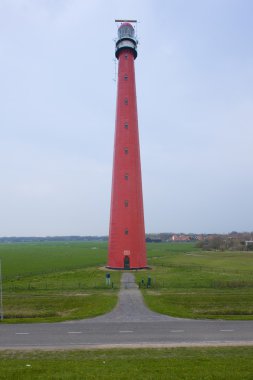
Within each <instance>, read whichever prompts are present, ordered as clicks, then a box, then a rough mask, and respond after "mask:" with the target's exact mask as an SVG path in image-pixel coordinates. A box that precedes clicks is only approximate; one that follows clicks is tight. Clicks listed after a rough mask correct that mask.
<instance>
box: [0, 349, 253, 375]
mask: <svg viewBox="0 0 253 380" xmlns="http://www.w3.org/2000/svg"><path fill="white" fill-rule="evenodd" d="M252 358H253V348H252V347H243V348H242V347H233V348H232V347H226V348H174V349H133V350H129V349H124V350H123V349H118V350H116V349H111V350H100V351H98V350H90V351H55V352H42V351H35V352H14V351H13V352H11V351H5V352H0V367H1V370H0V371H1V373H0V377H1V379H4V380H12V379H20V380H22V379H43V380H47V379H50V380H51V379H61V380H64V379H76V380H77V379H87V380H91V379H111V380H114V379H115V380H123V379H124V380H127V379H147V380H151V379H154V380H157V379H166V380H167V379H168V380H212V379H216V380H238V379H240V380H252V373H253V360H252Z"/></svg>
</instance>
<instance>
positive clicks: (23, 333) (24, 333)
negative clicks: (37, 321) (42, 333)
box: [16, 332, 30, 335]
mask: <svg viewBox="0 0 253 380" xmlns="http://www.w3.org/2000/svg"><path fill="white" fill-rule="evenodd" d="M28 334H30V333H27V332H20V333H16V335H28Z"/></svg>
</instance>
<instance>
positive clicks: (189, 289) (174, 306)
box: [136, 243, 253, 319]
mask: <svg viewBox="0 0 253 380" xmlns="http://www.w3.org/2000/svg"><path fill="white" fill-rule="evenodd" d="M148 257H149V265H150V266H151V267H152V270H150V271H147V272H145V273H144V272H138V273H137V275H136V280H137V282H138V283H140V282H141V280H142V279H144V282H145V284H146V283H147V277H148V276H150V277H151V288H150V289H147V288H146V287H143V295H144V298H145V301H146V303H147V305H148V306H149V307H150V308H151V309H152V310H155V311H157V312H159V313H163V314H168V315H171V316H177V317H178V316H179V317H187V318H222V319H253V252H233V251H227V252H215V251H212V252H211V251H210V252H204V251H201V250H200V249H197V248H195V247H194V245H192V244H157V243H156V244H150V245H149V249H148Z"/></svg>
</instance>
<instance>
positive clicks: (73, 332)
mask: <svg viewBox="0 0 253 380" xmlns="http://www.w3.org/2000/svg"><path fill="white" fill-rule="evenodd" d="M68 334H82V331H68Z"/></svg>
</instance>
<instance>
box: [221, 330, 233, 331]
mask: <svg viewBox="0 0 253 380" xmlns="http://www.w3.org/2000/svg"><path fill="white" fill-rule="evenodd" d="M220 331H235V330H220Z"/></svg>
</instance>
